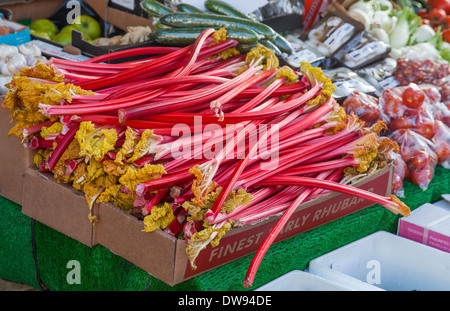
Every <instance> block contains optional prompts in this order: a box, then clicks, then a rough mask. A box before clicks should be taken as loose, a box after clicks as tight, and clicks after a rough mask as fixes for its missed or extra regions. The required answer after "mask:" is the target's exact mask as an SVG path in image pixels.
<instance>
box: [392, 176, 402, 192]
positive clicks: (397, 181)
mask: <svg viewBox="0 0 450 311" xmlns="http://www.w3.org/2000/svg"><path fill="white" fill-rule="evenodd" d="M402 188H403V180H402V178H401V177H400V176H399V175H397V174H394V176H393V179H392V192H393V193H394V194H395V193H397V192H398V191H400V190H402Z"/></svg>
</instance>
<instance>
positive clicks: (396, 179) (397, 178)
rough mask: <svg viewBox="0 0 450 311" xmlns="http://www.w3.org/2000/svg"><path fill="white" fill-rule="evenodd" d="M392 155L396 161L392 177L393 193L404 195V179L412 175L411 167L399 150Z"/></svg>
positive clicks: (394, 161)
mask: <svg viewBox="0 0 450 311" xmlns="http://www.w3.org/2000/svg"><path fill="white" fill-rule="evenodd" d="M389 155H390V157H391V158H392V159H393V163H394V176H393V178H392V193H394V194H395V195H397V196H399V197H404V189H403V181H404V180H405V179H407V178H409V176H410V172H409V168H408V166H407V165H406V162H405V161H404V160H403V158H402V156H401V155H400V153H398V152H393V151H392V152H391V153H390V154H389Z"/></svg>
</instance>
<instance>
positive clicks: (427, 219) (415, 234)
mask: <svg viewBox="0 0 450 311" xmlns="http://www.w3.org/2000/svg"><path fill="white" fill-rule="evenodd" d="M397 234H398V235H399V236H402V237H404V238H407V239H410V240H413V241H416V242H419V243H422V244H425V245H428V246H431V247H434V248H437V249H440V250H442V251H444V252H447V253H450V203H449V202H447V201H445V200H441V201H439V202H436V203H433V204H430V203H426V204H424V205H422V206H420V207H419V208H417V209H415V210H413V211H412V212H411V215H410V216H409V217H402V218H400V219H399V224H398V230H397Z"/></svg>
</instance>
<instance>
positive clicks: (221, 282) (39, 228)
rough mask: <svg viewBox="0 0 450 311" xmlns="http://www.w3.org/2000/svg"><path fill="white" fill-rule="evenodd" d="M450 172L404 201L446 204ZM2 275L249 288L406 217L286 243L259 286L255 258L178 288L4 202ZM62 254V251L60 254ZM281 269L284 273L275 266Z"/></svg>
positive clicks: (344, 224) (363, 220)
mask: <svg viewBox="0 0 450 311" xmlns="http://www.w3.org/2000/svg"><path fill="white" fill-rule="evenodd" d="M449 181H450V174H449V172H448V170H446V169H444V168H442V167H438V168H437V169H436V175H435V177H434V178H433V180H432V182H431V184H430V186H429V188H428V189H427V190H426V191H422V190H421V189H419V188H418V187H417V186H416V185H413V184H412V183H410V182H405V185H404V187H405V198H403V199H402V200H404V202H405V203H406V204H408V206H409V207H410V208H411V210H414V209H415V208H418V207H419V206H421V205H423V204H425V203H428V202H436V201H439V200H441V199H442V197H441V196H442V194H446V193H449V191H450V187H449V184H450V182H449ZM0 207H1V208H0V213H1V215H0V216H1V217H0V229H1V230H0V232H1V233H0V234H1V235H2V236H1V239H0V240H1V241H2V243H3V244H2V245H1V247H0V250H1V253H0V255H1V256H0V277H1V278H4V279H7V280H10V281H14V282H20V283H24V284H28V285H30V286H33V287H35V288H37V289H48V290H52V291H82V290H133V291H143V290H151V291H157V290H164V291H191V290H192V291H222V290H224V291H244V290H255V289H257V288H258V287H261V286H263V285H264V284H266V283H268V282H270V281H272V280H274V279H276V278H278V277H280V276H282V275H284V274H286V273H288V272H290V271H292V270H305V269H306V268H307V267H308V264H309V262H310V261H311V260H313V259H314V258H317V257H319V256H321V255H323V254H325V253H328V252H330V251H332V250H334V249H337V248H339V247H341V246H343V245H346V244H349V243H351V242H353V241H356V240H358V239H360V238H362V237H365V236H367V235H369V234H372V233H374V232H377V231H380V230H383V231H387V232H391V233H395V232H396V230H397V225H398V219H399V216H397V215H394V214H392V213H391V212H389V211H387V210H386V209H385V208H383V207H382V206H379V205H373V206H371V207H368V208H366V209H364V210H362V211H359V212H356V213H353V214H351V215H348V216H346V217H343V218H341V219H337V220H335V221H333V222H330V223H328V224H324V225H322V226H320V227H318V228H314V229H312V230H310V231H307V232H304V233H302V234H299V235H297V236H294V237H292V238H289V239H287V240H284V241H281V242H279V243H277V244H274V245H272V247H271V248H270V249H269V251H268V252H267V254H266V256H265V258H264V260H263V262H262V263H261V266H260V269H259V270H258V277H257V278H256V279H255V282H254V284H253V287H251V288H248V289H246V288H244V287H243V286H242V279H243V277H244V275H245V273H246V269H247V267H248V264H249V263H250V261H251V259H252V256H253V254H250V255H247V256H244V257H242V258H239V259H236V260H234V261H232V262H230V263H228V264H225V265H223V266H220V267H217V268H215V269H213V270H211V271H209V272H205V273H203V274H201V275H199V276H197V277H194V278H192V279H189V280H186V281H184V282H182V283H179V284H177V285H175V286H170V285H168V284H166V283H164V282H162V281H160V280H158V279H157V278H155V277H153V276H151V275H149V274H148V273H147V272H145V271H143V270H142V269H140V268H138V267H137V266H135V265H134V264H132V263H130V262H128V261H127V260H125V259H123V258H122V257H120V256H118V255H116V254H114V253H112V252H111V251H110V250H108V249H107V248H105V247H103V246H102V245H95V246H94V247H92V248H91V247H88V246H86V245H84V244H82V243H80V242H78V241H76V240H74V239H72V238H69V237H67V236H66V235H64V234H62V233H60V232H58V231H56V230H54V229H51V228H50V227H48V226H46V225H44V224H42V223H40V222H38V221H34V220H33V219H31V218H29V217H28V216H26V215H24V214H23V213H22V208H21V205H19V204H17V203H14V202H12V201H10V200H8V199H5V198H3V197H0ZM56 250H57V251H56ZM72 261H76V262H78V263H79V265H80V268H81V280H80V284H77V283H73V282H72V284H71V283H70V282H68V275H69V273H70V271H72V269H73V266H72V264H73V262H72ZM273 267H277V269H273Z"/></svg>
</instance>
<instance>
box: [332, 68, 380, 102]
mask: <svg viewBox="0 0 450 311" xmlns="http://www.w3.org/2000/svg"><path fill="white" fill-rule="evenodd" d="M325 73H326V75H327V76H328V77H329V78H330V79H331V80H332V81H333V85H334V86H335V87H336V90H335V91H334V93H333V96H334V98H336V100H344V99H345V98H346V97H347V96H348V95H350V94H351V93H352V92H353V91H360V92H362V93H366V94H370V95H373V94H374V93H375V91H376V89H375V87H374V86H373V85H372V84H370V83H368V82H367V81H366V80H365V79H363V78H361V77H360V76H358V74H357V73H356V72H354V71H353V70H350V69H348V68H345V67H339V68H336V69H331V70H326V71H325Z"/></svg>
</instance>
